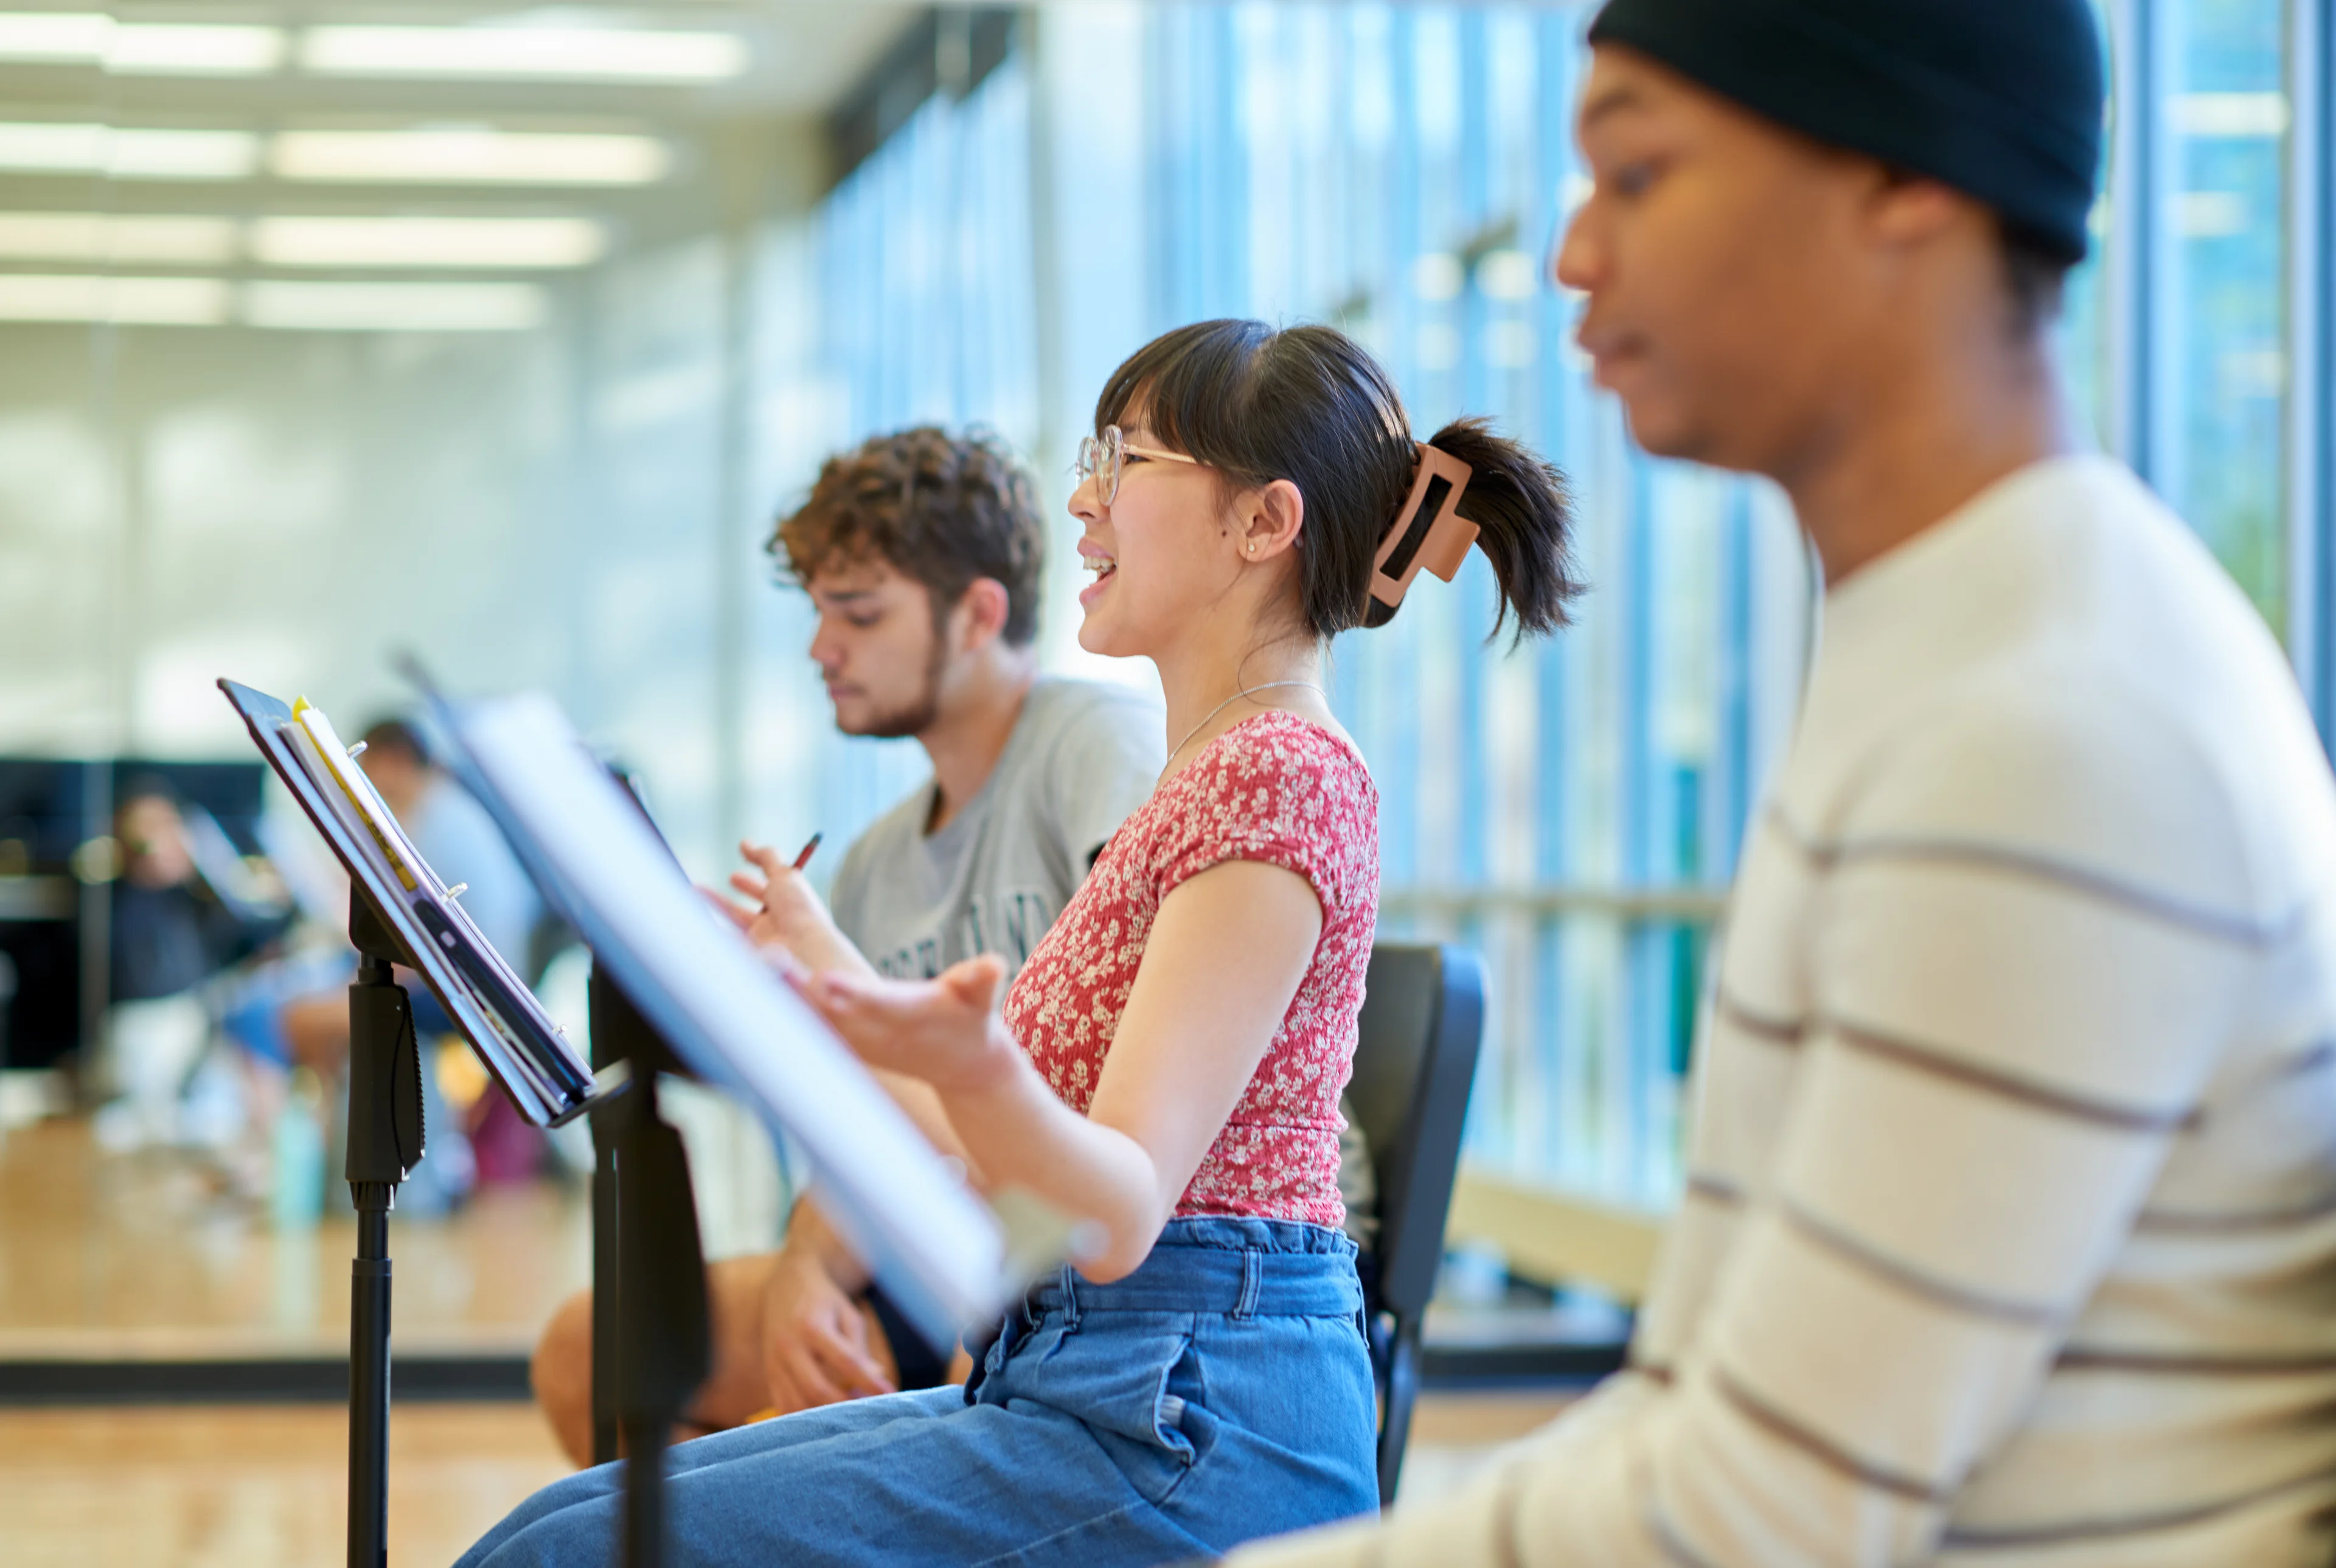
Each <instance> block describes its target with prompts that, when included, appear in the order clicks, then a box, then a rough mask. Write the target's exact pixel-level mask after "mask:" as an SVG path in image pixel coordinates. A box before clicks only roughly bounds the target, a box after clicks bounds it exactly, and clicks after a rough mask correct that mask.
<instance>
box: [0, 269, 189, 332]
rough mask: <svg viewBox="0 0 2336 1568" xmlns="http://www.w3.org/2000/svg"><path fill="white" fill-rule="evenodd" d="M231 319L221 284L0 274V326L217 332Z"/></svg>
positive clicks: (79, 276) (171, 280)
mask: <svg viewBox="0 0 2336 1568" xmlns="http://www.w3.org/2000/svg"><path fill="white" fill-rule="evenodd" d="M227 314H228V286H227V284H226V282H225V281H224V280H222V279H219V278H112V277H106V276H102V275H91V274H84V273H32V272H17V273H0V321H112V322H121V323H124V324H132V325H144V326H217V325H218V324H219V323H220V322H222V321H225V320H226V319H227Z"/></svg>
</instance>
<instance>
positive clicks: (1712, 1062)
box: [1240, 457, 2336, 1568]
mask: <svg viewBox="0 0 2336 1568" xmlns="http://www.w3.org/2000/svg"><path fill="white" fill-rule="evenodd" d="M2331 893H2336V791H2331V782H2330V776H2329V770H2328V766H2327V764H2326V762H2325V761H2324V759H2323V757H2322V755H2321V750H2320V746H2319V744H2318V741H2317V738H2316V737H2315V735H2313V732H2312V726H2311V723H2310V720H2309V718H2308V716H2306V713H2305V711H2304V708H2303V706H2302V703H2301V701H2300V700H2299V698H2298V696H2297V693H2296V691H2295V689H2294V686H2293V683H2292V680H2291V678H2290V677H2289V674H2288V670H2287V667H2286V666H2285V663H2284V661H2283V660H2282V657H2281V655H2280V651H2279V649H2278V648H2277V646H2276V645H2275V644H2274V643H2273V640H2272V638H2270V636H2269V635H2268V634H2267V633H2266V632H2265V630H2264V628H2263V625H2262V623H2261V621H2260V620H2259V619H2258V618H2256V616H2255V615H2254V613H2253V610H2252V609H2250V608H2249V607H2248V606H2247V604H2246V603H2245V602H2244V599H2242V598H2241V597H2240V595H2239V594H2238V593H2237V591H2236V590H2235V589H2234V588H2233V587H2232V585H2231V583H2230V582H2229V580H2228V579H2226V578H2224V575H2223V574H2222V572H2221V571H2220V570H2218V569H2217V568H2216V567H2215V566H2214V563H2213V561H2212V560H2211V559H2210V558H2209V557H2208V556H2207V555H2206V553H2205V550H2203V549H2201V548H2200V546H2199V545H2198V543H2197V541H2195V539H2194V538H2193V537H2192V536H2191V535H2190V534H2189V533H2188V532H2187V531H2185V529H2184V528H2183V527H2182V526H2181V525H2180V523H2179V522H2178V521H2176V520H2175V518H2173V517H2172V516H2171V515H2169V514H2168V513H2167V512H2166V511H2165V510H2164V509H2163V508H2162V507H2161V506H2160V505H2158V503H2157V502H2156V501H2155V500H2153V499H2152V498H2151V497H2150V496H2149V495H2148V493H2147V492H2145V491H2144V490H2143V489H2142V488H2141V486H2140V485H2139V484H2138V483H2137V482H2135V480H2134V479H2133V478H2132V477H2131V476H2130V475H2129V474H2127V472H2125V471H2124V470H2123V469H2121V468H2119V467H2117V465H2115V464H2114V463H2109V462H2107V460H2104V459H2101V458H2096V457H2081V458H2069V459H2062V460H2059V461H2055V462H2051V463H2042V464H2039V465H2037V466H2035V467H2032V468H2029V469H2027V470H2025V471H2022V472H2019V473H2017V474H2014V475H2012V476H2011V477H2010V478H2009V479H2007V480H2005V481H2003V482H2000V483H1999V484H1997V485H1995V486H1994V487H1992V488H1990V490H1989V491H1988V492H1986V493H1984V494H1982V495H1981V496H1980V497H1979V498H1977V499H1976V500H1974V501H1973V502H1971V503H1970V504H1969V505H1968V506H1967V507H1965V508H1964V509H1963V510H1961V511H1959V512H1957V513H1956V514H1955V515H1954V516H1952V517H1951V518H1949V519H1947V520H1945V521H1942V522H1941V523H1940V524H1939V525H1938V526H1936V527H1934V528H1932V529H1931V530H1928V531H1925V532H1924V533H1922V534H1921V535H1919V536H1918V537H1917V538H1915V539H1914V540H1913V541H1910V542H1908V543H1907V544H1905V545H1903V546H1902V547H1900V548H1899V549H1897V550H1893V551H1892V552H1891V553H1890V554H1888V555H1887V556H1885V557H1883V558H1882V559H1881V560H1876V561H1875V562H1874V563H1872V564H1871V565H1869V566H1868V567H1866V568H1865V569H1864V570H1862V571H1860V572H1858V573H1856V574H1855V575H1854V577H1852V578H1850V579H1848V580H1846V581H1845V582H1844V583H1843V584H1841V585H1840V586H1839V587H1838V588H1837V589H1835V590H1834V591H1833V592H1832V593H1831V594H1830V595H1829V597H1828V599H1827V601H1826V606H1825V637H1824V647H1823V649H1822V652H1821V654H1820V656H1819V657H1818V659H1817V663H1816V666H1815V669H1814V670H1813V671H1812V673H1811V677H1810V684H1809V688H1808V693H1807V697H1806V706H1805V707H1804V710H1803V713H1802V716H1801V722H1800V728H1799V731H1798V733H1797V734H1796V737H1795V740H1794V744H1793V748H1792V752H1791V755H1790V756H1789V758H1788V759H1787V761H1786V765H1785V767H1784V770H1783V773H1782V775H1781V777H1780V778H1779V779H1778V780H1777V781H1776V787H1775V790H1774V793H1773V797H1772V799H1771V800H1770V802H1769V803H1768V804H1767V807H1766V808H1765V810H1764V811H1763V812H1762V813H1761V814H1760V815H1759V816H1758V817H1757V821H1756V823H1755V826H1754V829H1753V831H1752V833H1751V835H1750V838H1749V842H1747V848H1746V852H1745V859H1744V865H1743V869H1742V872H1741V875H1740V876H1739V878H1738V880H1737V889H1736V892H1735V895H1734V901H1733V904H1732V907H1731V910H1730V913H1729V921H1728V937H1727V939H1726V942H1725V950H1724V953H1723V955H1722V957H1721V959H1720V962H1719V972H1718V977H1717V980H1716V984H1715V987H1714V992H1713V998H1712V1004H1711V1007H1710V1008H1709V1011H1708V1016H1707V1018H1706V1020H1705V1027H1704V1034H1703V1039H1702V1046H1701V1049H1700V1051H1699V1052H1698V1076H1697V1083H1696V1086H1695V1092H1696V1105H1695V1115H1694V1122H1693V1131H1692V1134H1691V1136H1690V1140H1689V1173H1690V1174H1689V1183H1688V1191H1687V1194H1686V1196H1685V1199H1684V1200H1683V1202H1682V1204H1681V1208H1680V1212H1679V1216H1678V1218H1677V1219H1676V1220H1675V1221H1674V1222H1673V1223H1672V1225H1671V1227H1670V1230H1669V1234H1668V1235H1667V1237H1666V1240H1665V1242H1664V1247H1663V1251H1662V1254H1661V1259H1660V1263H1659V1266H1658V1269H1657V1276H1656V1279H1655V1281H1654V1282H1653V1285H1652V1288H1651V1290H1650V1294H1649V1297H1648V1300H1647V1304H1646V1308H1645V1310H1644V1312H1643V1313H1642V1314H1641V1316H1640V1322H1639V1328H1638V1332H1637V1336H1636V1339H1635V1340H1634V1341H1633V1344H1632V1355H1631V1369H1630V1371H1627V1372H1625V1373H1623V1374H1621V1376H1619V1377H1617V1378H1612V1379H1611V1380H1610V1381H1609V1382H1608V1383H1607V1384H1606V1385H1604V1386H1603V1387H1602V1388H1600V1389H1599V1390H1598V1391H1597V1392H1596V1393H1595V1394H1593V1395H1592V1396H1591V1398H1588V1399H1586V1400H1584V1401H1582V1404H1581V1405H1579V1406H1578V1407H1575V1408H1574V1409H1573V1410H1572V1411H1571V1412H1570V1413H1569V1414H1568V1415H1567V1416H1566V1417H1564V1418H1562V1419H1561V1420H1560V1421H1558V1422H1556V1423H1555V1424H1553V1425H1552V1427H1548V1428H1546V1429H1545V1430H1544V1431H1543V1432H1542V1433H1541V1434H1538V1435H1537V1436H1536V1437H1533V1438H1530V1439H1528V1440H1527V1441H1526V1442H1524V1443H1523V1444H1522V1445H1520V1446H1518V1447H1517V1448H1515V1449H1514V1450H1513V1451H1511V1452H1510V1453H1508V1454H1506V1455H1505V1456H1504V1458H1503V1459H1502V1461H1501V1462H1499V1463H1497V1464H1495V1465H1494V1466H1491V1467H1489V1469H1488V1472H1487V1474H1486V1475H1484V1477H1483V1478H1482V1479H1481V1480H1480V1481H1478V1482H1477V1483H1475V1484H1474V1485H1472V1486H1471V1487H1470V1488H1468V1489H1466V1490H1465V1491H1463V1492H1462V1493H1461V1494H1459V1495H1455V1496H1453V1497H1449V1498H1446V1499H1442V1500H1439V1501H1438V1502H1436V1503H1435V1504H1432V1505H1426V1506H1423V1507H1420V1508H1416V1509H1407V1510H1406V1509H1401V1508H1398V1509H1397V1511H1396V1512H1395V1514H1393V1515H1392V1516H1391V1518H1390V1520H1389V1522H1388V1523H1387V1524H1385V1525H1384V1526H1368V1527H1359V1528H1358V1527H1348V1528H1347V1529H1344V1530H1340V1531H1334V1532H1330V1533H1328V1534H1318V1535H1314V1536H1308V1537H1294V1538H1290V1539H1289V1540H1286V1541H1283V1542H1280V1543H1275V1544H1270V1545H1267V1546H1264V1547H1262V1548H1260V1549H1259V1550H1258V1551H1257V1552H1256V1553H1255V1554H1254V1555H1253V1556H1245V1557H1242V1558H1241V1559H1240V1561H1241V1562H1242V1563H1256V1564H1258V1565H1260V1568H1262V1565H1264V1564H1269V1563H1270V1564H1274V1565H1276V1568H1348V1565H1353V1568H1361V1565H1363V1564H1377V1563H1385V1564H1389V1565H1396V1564H1402V1565H1406V1568H1410V1565H1417V1568H1426V1565H1428V1564H1435V1565H1436V1568H1445V1565H1452V1568H1470V1565H1478V1564H1481V1565H1484V1568H1492V1565H1494V1564H1499V1565H1503V1568H1509V1565H1515V1568H1556V1565H1559V1564H1582V1565H1594V1568H1632V1565H1636V1564H1658V1563H1660V1564H1679V1565H1682V1568H1693V1565H1697V1564H1708V1565H1711V1568H1736V1565H1738V1564H1796V1565H1799V1564H1834V1563H1841V1564H1850V1563H1857V1564H1869V1563H1870V1564H1883V1563H1888V1564H1904V1563H1942V1564H1958V1565H1962V1564H1969V1565H1973V1568H1977V1565H1982V1564H1984V1565H1987V1568H2047V1565H2049V1568H2079V1565H2081V1568H2097V1565H2105V1564H2109V1563H2116V1564H2118V1565H2119V1568H2173V1565H2175V1564H2182V1565H2185V1568H2206V1565H2209V1564H2212V1565H2214V1568H2223V1565H2226V1564H2239V1563H2244V1564H2248V1565H2250V1568H2260V1565H2284V1564H2298V1565H2301V1564H2306V1563H2309V1564H2312V1568H2321V1565H2324V1564H2325V1563H2328V1561H2329V1560H2330V1553H2331V1525H2330V1524H2329V1523H2328V1522H2327V1519H2326V1517H2325V1515H2326V1514H2328V1513H2329V1511H2330V1510H2331V1507H2332V1506H2336V899H2331Z"/></svg>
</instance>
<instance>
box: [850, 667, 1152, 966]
mask: <svg viewBox="0 0 2336 1568" xmlns="http://www.w3.org/2000/svg"><path fill="white" fill-rule="evenodd" d="M1165 729H1166V721H1165V720H1164V719H1163V716H1162V714H1161V710H1160V706H1159V705H1158V704H1157V703H1155V702H1153V700H1151V699H1150V698H1149V697H1147V696H1144V695H1143V694H1142V693H1139V692H1134V691H1131V690H1129V689H1127V688H1126V687H1117V686H1105V685H1102V684H1100V683H1097V682H1094V681H1084V680H1064V679H1057V678H1043V679H1041V680H1039V681H1038V683H1037V685H1035V686H1033V687H1031V688H1030V695H1029V696H1028V697H1027V698H1026V699H1025V700H1024V702H1023V705H1022V716H1021V717H1020V718H1018V719H1017V720H1016V721H1015V725H1014V733H1013V734H1012V735H1010V736H1008V737H1007V742H1006V749H1005V751H1004V752H1002V753H1000V754H999V755H998V765H997V766H996V767H994V768H992V769H991V770H990V774H989V779H988V783H986V784H983V785H982V786H981V789H980V790H979V792H978V793H977V794H975V795H974V797H973V799H971V800H969V801H968V802H967V803H965V804H964V806H963V807H962V808H960V809H959V812H958V813H957V814H956V815H955V816H953V817H951V818H950V819H949V823H948V824H947V825H946V826H944V827H943V828H942V829H941V831H940V832H939V833H932V834H930V835H928V834H927V833H926V832H925V824H926V823H928V822H930V821H931V820H932V814H933V794H934V787H935V786H934V785H933V784H931V783H930V781H929V782H928V783H926V784H925V785H924V786H923V787H922V788H920V789H918V790H915V791H912V792H911V793H910V795H909V797H908V798H907V799H905V800H903V801H902V802H901V803H900V804H899V805H896V806H894V807H893V808H892V809H891V811H889V812H886V813H884V814H883V815H882V816H881V817H879V818H877V819H876V821H875V823H873V824H872V825H871V827H870V828H869V829H868V831H867V832H866V833H862V834H861V835H860V837H859V839H858V840H857V841H856V842H854V843H853V844H852V848H851V849H850V850H849V851H848V852H845V854H844V857H843V864H842V867H841V868H839V869H838V870H837V872H836V873H835V885H834V887H833V889H832V897H831V898H830V900H829V907H830V908H831V910H832V911H833V912H834V915H835V923H836V925H837V926H838V927H840V928H841V929H842V931H843V934H844V935H845V936H847V937H849V938H851V939H852V945H853V946H854V947H857V948H858V949H859V950H861V952H862V953H864V954H866V955H867V957H868V961H869V962H870V963H872V964H874V965H875V966H876V967H877V968H878V969H881V970H882V971H883V972H884V973H886V974H888V975H891V976H894V977H896V978H899V979H930V978H931V977H932V976H934V975H937V974H939V973H940V972H941V970H943V969H947V968H949V965H951V964H954V963H958V962H960V961H962V960H964V959H969V958H972V957H973V956H974V955H976V954H977V953H996V954H998V956H999V957H1000V958H1002V959H1005V960H1006V968H1007V978H1008V979H1011V978H1012V976H1013V975H1014V973H1015V972H1016V971H1017V970H1019V969H1021V967H1022V962H1023V960H1024V959H1027V958H1028V957H1029V956H1030V950H1031V949H1033V948H1035V947H1037V945H1038V939H1039V938H1040V937H1042V936H1045V935H1046V928H1047V927H1048V926H1050V925H1052V924H1054V923H1055V917H1056V916H1057V915H1059V914H1061V913H1062V912H1063V906H1064V905H1065V904H1066V903H1068V902H1069V901H1070V899H1071V895H1072V894H1073V893H1074V892H1076V891H1078V886H1079V883H1081V882H1082V881H1085V880H1086V874H1087V868H1088V867H1089V866H1090V865H1091V864H1092V863H1093V862H1094V860H1095V852H1096V851H1098V850H1100V849H1101V848H1102V847H1103V845H1104V842H1105V841H1106V840H1108V839H1109V838H1110V837H1111V835H1112V834H1113V833H1114V832H1116V831H1117V830H1118V828H1119V824H1120V823H1121V822H1122V821H1123V820H1124V818H1125V817H1126V816H1127V814H1128V813H1130V812H1132V811H1134V809H1135V808H1136V807H1137V806H1139V805H1141V804H1143V803H1144V799H1145V798H1146V797H1147V796H1149V795H1150V794H1152V789H1153V784H1155V783H1156V782H1157V781H1158V779H1159V777H1160V770H1161V769H1162V768H1163V766H1165V765H1166V764H1167V755H1166V753H1167V749H1168V747H1167V736H1166V735H1165V733H1164V732H1165Z"/></svg>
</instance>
